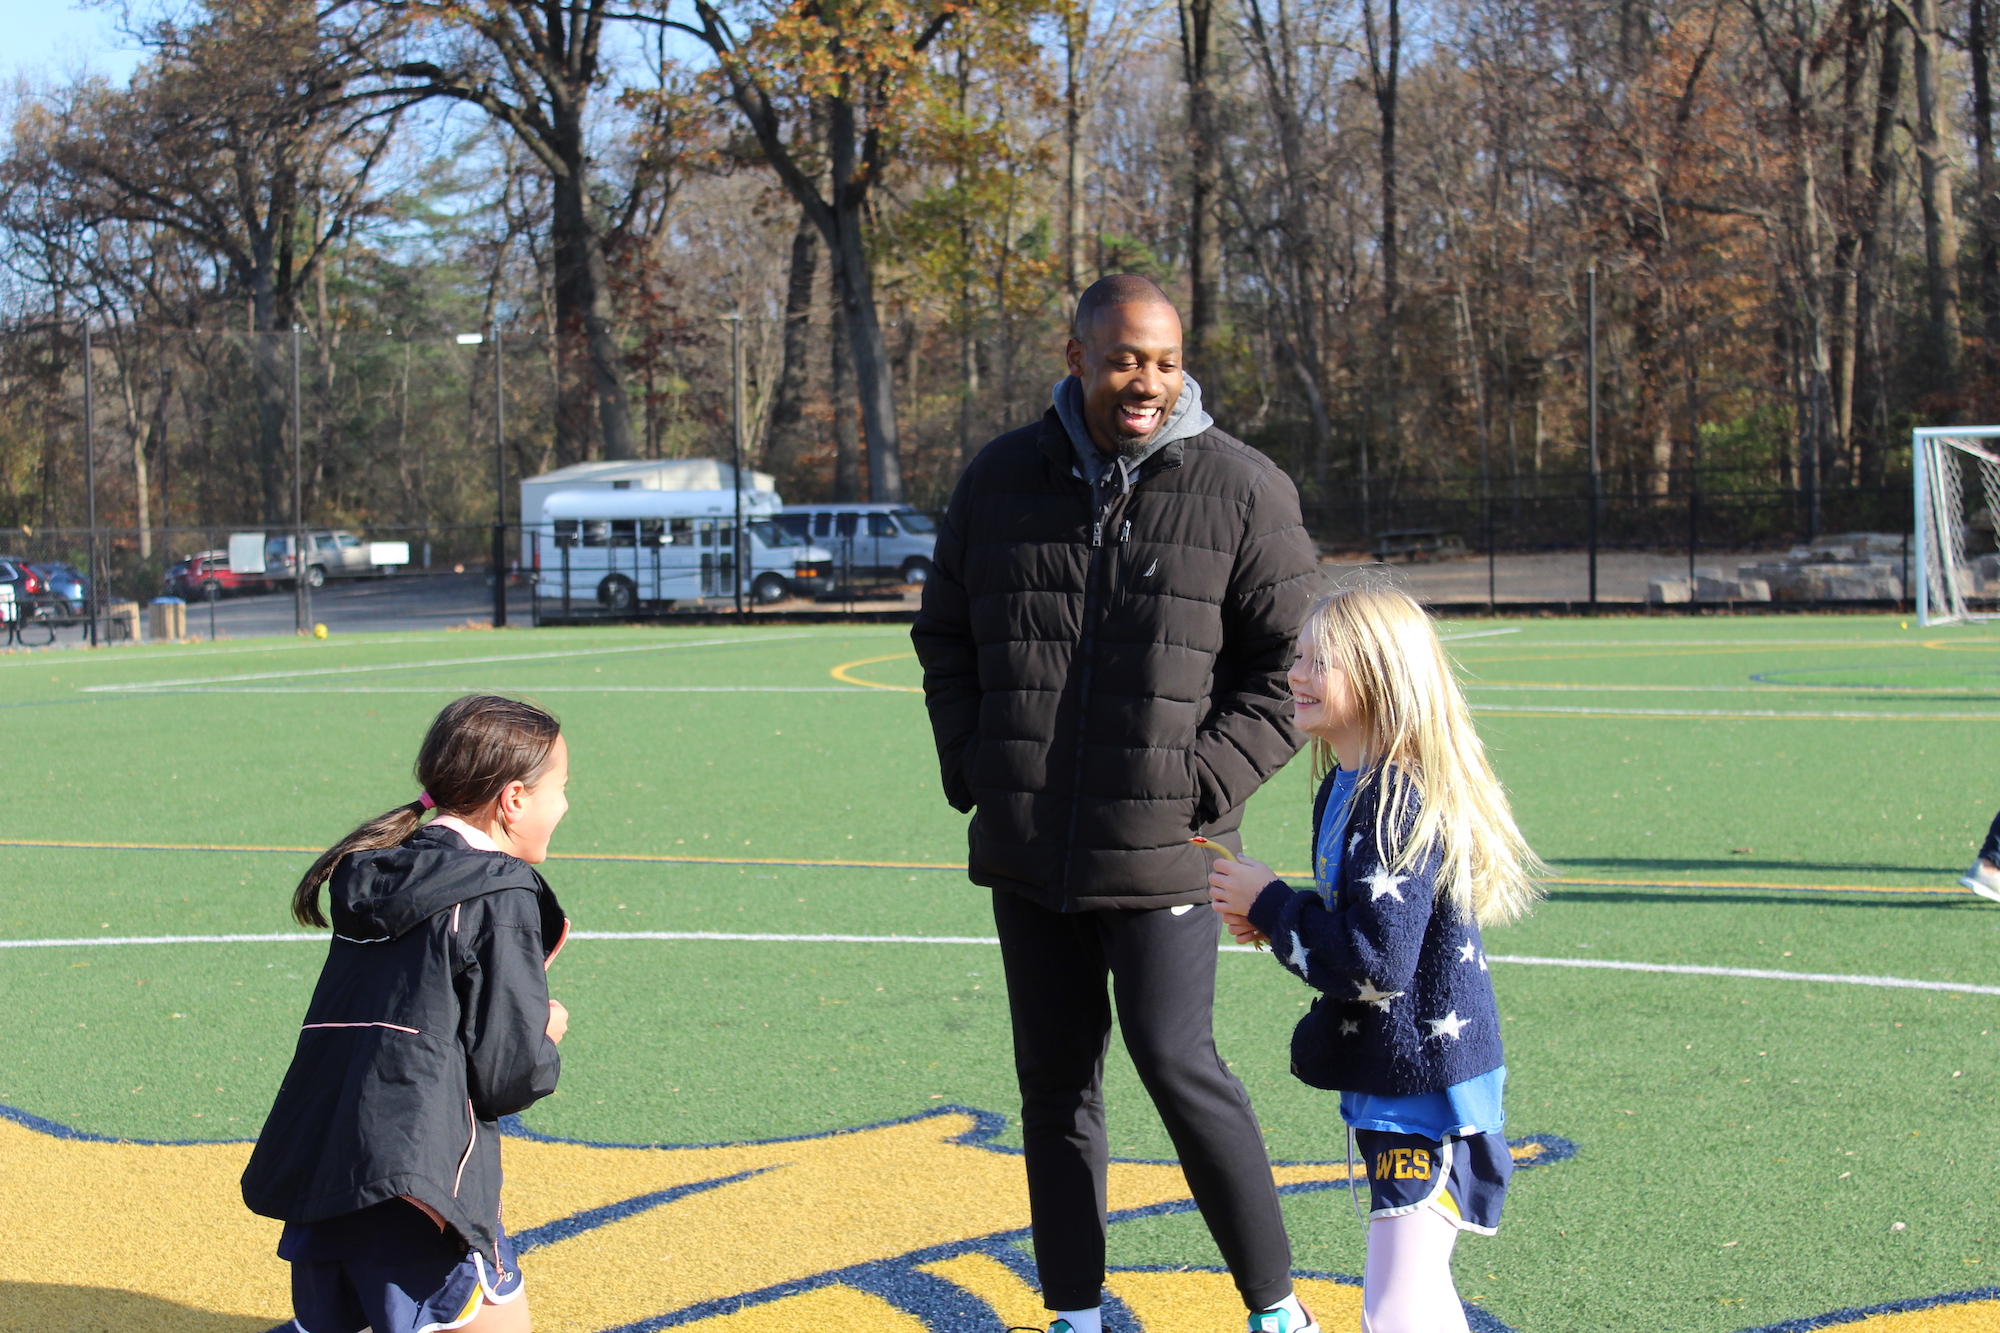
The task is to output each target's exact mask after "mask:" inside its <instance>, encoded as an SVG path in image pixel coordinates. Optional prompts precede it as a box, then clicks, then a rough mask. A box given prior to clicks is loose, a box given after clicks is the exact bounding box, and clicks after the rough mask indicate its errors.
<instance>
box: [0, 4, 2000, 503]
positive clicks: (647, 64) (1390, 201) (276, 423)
mask: <svg viewBox="0 0 2000 1333" xmlns="http://www.w3.org/2000/svg"><path fill="white" fill-rule="evenodd" d="M1991 4H1992V0H990V3H970V2H969V0H868V2H867V3H862V2H861V0H200V2H199V3H197V4H196V5H194V6H193V7H192V8H190V9H188V10H186V11H184V12H180V13H178V14H177V16H176V17H173V18H169V19H161V20H158V21H155V22H152V23H150V24H149V25H147V26H142V27H139V28H137V29H135V32H136V35H138V36H139V37H141V38H142V39H143V41H144V43H145V46H146V49H147V52H148V58H147V60H146V61H145V63H144V65H143V66H142V68H141V69H140V70H139V72H138V73H137V74H136V75H135V76H134V77H133V78H132V80H131V82H130V84H129V86H117V85H113V84H111V83H108V82H106V81H104V80H102V79H96V78H88V77H79V78H74V79H69V80H60V79H53V78H51V79H47V80H44V81H42V82H40V83H32V84H23V85H22V86H19V87H17V88H15V89H14V90H12V92H11V94H10V105H9V108H8V111H9V122H8V123H9V140H8V144H7V147H6V155H5V158H4V160H3V161H0V260H4V269H3V270H0V273H4V282H5V285H6V296H7V305H8V307H9V310H8V314H9V315H10V316H11V318H10V319H9V320H8V323H7V327H6V328H5V330H4V334H0V522H4V523H15V524H36V525H41V526H61V525H64V524H74V523H77V522H80V521H81V516H82V512H83V504H82V499H81V485H82V475H83V471H84V468H83V462H82V458H81V431H82V416H83V401H82V400H83V383H82V381H83V366H84V356H83V349H82V327H83V324H84V322H85V321H88V322H89V324H90V326H91V329H92V334H91V347H92V352H91V359H90V367H91V372H92V381H93V393H94V395H95V398H94V409H95V425H96V439H97V459H96V461H97V464H98V473H99V477H100V483H101V494H102V496H103V499H102V501H101V505H100V512H102V513H103V514H105V515H107V517H106V518H105V520H104V521H106V522H108V523H112V524H115V525H117V526H130V527H136V528H139V529H153V528H159V527H163V526H170V525H178V524H207V523H228V522H252V521H264V522H272V523H276V522H280V521H284V520H286V519H287V518H288V516H289V514H290V510H291V494H292V487H293V472H292V456H293V438H292V431H293V419H294V413H295V411H296V414H297V419H298V424H299V436H300V439H299V441H298V444H299V451H300V454H301V456H302V458H303V459H304V475H303V477H302V481H303V485H304V489H305V491H306V494H307V500H306V504H307V510H308V514H309V516H310V517H311V518H312V519H313V520H314V521H320V522H331V521H338V522H344V523H354V524H364V523H368V524H391V523H426V524H437V523H450V522H455V521H478V520H480V519H483V518H486V517H487V516H489V515H490V514H491V505H492V480H491V478H492V463H491V445H490V443H489V441H490V440H491V438H492V431H493V418H492V413H493V412H494V410H495V407H496V394H497V395H498V396H499V397H500V398H502V399H504V404H505V413H506V437H505V447H506V451H507V455H508V461H509V467H510V470H511V471H512V472H513V474H514V475H516V476H519V475H524V474H532V473H534V472H538V471H542V470H545V469H546V468H547V467H550V466H556V465H560V464H564V463H569V462H575V461H580V460H584V459H591V458H635V457H655V456H683V455H697V456H726V450H727V448H728V447H729V440H730V429H731V427H730V413H731V404H732V399H733V391H734V389H735V377H736V373H737V372H736V370H735V367H734V364H733V363H732V358H731V351H730V348H731V339H732V324H733V326H734V334H735V335H737V336H740V340H741V344H742V349H743V352H742V357H741V363H742V372H741V375H742V384H741V389H742V397H743V402H744V404H745V438H746V440H747V442H748V447H749V449H750V456H751V458H750V461H751V462H752V463H753V465H756V466H759V467H762V468H765V469H767V470H771V471H774V472H776V473H777V474H778V475H779V477H780V485H781V489H782V490H783V491H784V492H785V494H786V495H787V497H788V498H795V499H820V498H871V497H872V498H875V499H884V500H888V499H909V500H912V501H915V502H919V503H924V504H939V503H941V502H942V501H943V499H944V497H945V496H946V495H948V493H949V491H950V487H951V485H952V483H953V481H954V480H955V478H956V476H957V473H958V470H959V469H960V467H962V465H963V462H964V460H965V459H967V458H969V457H970V456H971V454H972V453H974V452H976V450H977V449H978V447H979V446H980V445H981V444H983V443H984V442H985V440H987V439H988V438H990V437H991V436H992V435H993V434H995V433H997V432H999V431H1001V430H1004V429H1007V428H1010V427H1012V426H1014V425H1019V424H1023V423H1025V422H1027V421H1029V420H1032V419H1033V418H1034V417H1035V416H1036V415H1038V414H1039V413H1040V412H1041V411H1042V410H1043V409H1044V408H1045V407H1046V405H1047V401H1048V388H1049V386H1050V384H1051V383H1053V381H1054V380H1055V378H1056V377H1057V375H1058V374H1059V373H1060V362H1059V359H1058V356H1057V353H1058V351H1059V347H1060V340H1061V337H1062V332H1063V323H1064V319H1065V316H1066V312H1067V308H1068V305H1069V303H1070V302H1071V301H1072V300H1073V299H1074V297H1075V295H1076V293H1077V292H1079V291H1080V290H1081V289H1082V287H1084V286H1086V285H1088V283H1089V282H1090V281H1091V280H1092V279H1094V278H1095V277H1096V276H1098V275H1099V274H1101V273H1105V272H1115V271H1133V272H1142V273H1147V274H1150V275H1152V276H1154V277H1156V278H1158V279H1160V280H1161V281H1162V282H1163V283H1164V284H1165V285H1166V286H1167V287H1168V289H1169V290H1170V291H1172V292H1174V293H1175V294H1176V297H1177V299H1178V300H1179V301H1180V303H1181V307H1182V311H1183V316H1184V319H1185V321H1186V324H1187V333H1188V344H1189V350H1188V364H1189V368H1190V370H1191V372H1192V373H1193V374H1194V375H1195V376H1196V377H1198V378H1199V379H1200V380H1201V382H1202V384H1203V385H1204V389H1205V392H1206V394H1207V396H1208V398H1209V401H1210V405H1211V410H1213V411H1214V412H1215V415H1216V416H1217V418H1218V420H1219V421H1220V422H1221V423H1222V424H1223V426H1224V427H1225V428H1227V429H1230V430H1232V431H1233V432H1235V433H1237V434H1239V435H1241V436H1243V437H1244V438H1245V439H1247V440H1249V441H1250V442H1251V443H1253V444H1255V445H1257V446H1258V447H1259V448H1262V449H1264V450H1265V451H1266V452H1268V453H1269V454H1271V455H1272V456H1273V457H1274V458H1276V459H1277V460H1278V461H1279V462H1280V463H1281V464H1282V465H1284V466H1285V467H1286V468H1287V469H1288V470H1290V471H1291V473H1292V475H1293V476H1294V477H1295V478H1296V479H1297V480H1298V481H1299V483H1300V486H1301V488H1302V490H1303V491H1304V492H1305V493H1306V494H1307V496H1308V498H1309V499H1310V500H1316V501H1321V502H1326V503H1330V504H1357V503H1361V502H1383V501H1386V500H1388V499H1390V498H1393V497H1394V496H1396V495H1398V494H1401V493H1409V492H1413V491H1421V490H1425V489H1426V488H1429V489H1433V490H1435V489H1447V490H1451V489H1455V490H1456V491H1457V492H1458V493H1471V492H1473V491H1481V490H1482V488H1483V492H1482V493H1492V494H1501V495H1523V494H1527V495H1536V494H1561V495H1574V494H1577V493H1579V492H1580V489H1581V487H1582V484H1583V483H1582V481H1581V478H1580V474H1581V470H1582V467H1583V460H1584V454H1583V449H1584V442H1585V435H1586V427H1585V403H1586V400H1587V393H1588V385H1587V383H1586V375H1585V370H1584V365H1585V348H1584V326H1585V312H1584V308H1583V306H1584V299H1585V297H1584V293H1585V290H1586V273H1587V272H1588V271H1590V270H1591V269H1593V268H1594V269H1595V271H1596V274H1597V284H1598V290H1599V293H1600V300H1601V309H1600V314H1599V329H1600V340H1599V366H1600V370H1599V381H1598V387H1599V393H1600V398H1601V404H1602V407H1601V414H1602V415H1601V420H1602V424H1601V451H1602V458H1603V460H1604V469H1605V486H1606V488H1607V490H1608V491H1609V492H1611V493H1612V494H1614V495H1619V496H1624V497H1628V498H1629V499H1631V500H1637V501H1643V500H1645V499H1646V498H1647V497H1672V496H1675V495H1679V494H1682V493H1684V492H1685V491H1686V490H1687V488H1688V487H1690V486H1691V485H1710V486H1729V485H1735V484H1739V483H1742V484H1755V485H1759V486H1768V487H1775V488H1781V489H1791V490H1796V491H1799V492H1801V493H1805V492H1810V493H1813V494H1819V493H1821V492H1831V491H1833V490H1836V489H1839V488H1848V489H1853V488H1862V487H1870V486H1881V485H1884V484H1898V483H1900V482H1902V481H1903V480H1904V478H1905V476H1906V473H1907V466H1908V463H1907V457H1908V456H1907V448H1906V444H1907V439H1908V435H1907V432H1908V429H1909V427H1910V426H1912V425H1914V424H1928V423H1941V422H1952V421H1967V422H1971V421H1992V420H1995V413H1996V410H2000V404H1996V401H1995V400H1996V397H2000V374H1996V370H2000V365H1996V362H2000V198H1996V190H2000V179H1996V171H2000V165H1996V163H1995V159H1994V153H1995V149H1994V107H1993V101H1994V96H1993V88H1992V54H1993V45H1994V41H1995V34H1994V31H1993V29H1994V16H1993V13H1992V11H1991ZM474 331H477V332H480V333H482V334H483V335H484V336H485V341H484V342H483V343H481V344H479V345H477V346H471V347H467V346H462V345H460V344H459V343H458V342H456V341H455V338H454V335H456V334H459V333H468V332H474ZM496 334H497V336H498V341H499V346H498V348H497V349H496V347H495V342H494V335H496ZM496 351H497V352H498V355H499V362H500V364H499V367H498V369H499V371H500V374H499V375H498V376H497V384H498V387H497V389H496V374H495V371H496V366H495V355H496ZM295 382H296V385H297V389H296V392H295V389H294V385H295ZM295 400H296V401H295ZM1697 469H1703V470H1706V474H1707V475H1708V476H1709V478H1710V480H1709V481H1707V482H1701V481H1698V480H1697V478H1698V476H1699V475H1701V474H1699V473H1698V472H1697ZM1724 474H1727V477H1724ZM1728 478H1734V479H1735V480H1729V479H1728ZM1746 479H1747V481H1746ZM148 540H149V539H148Z"/></svg>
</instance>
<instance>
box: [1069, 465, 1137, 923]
mask: <svg viewBox="0 0 2000 1333" xmlns="http://www.w3.org/2000/svg"><path fill="white" fill-rule="evenodd" d="M1086 484H1088V483H1086ZM1123 503H1124V497H1121V498H1120V499H1118V500H1115V501H1113V505H1122V504H1123ZM1090 506H1091V508H1092V509H1093V510H1095V509H1096V508H1097V488H1096V487H1095V486H1092V487H1091V488H1090ZM1110 516H1111V507H1110V506H1107V507H1106V508H1105V510H1104V512H1102V513H1100V514H1097V515H1096V516H1095V518H1094V519H1093V520H1092V522H1091V525H1090V564H1089V566H1088V567H1087V568H1086V569H1085V570H1084V575H1083V634H1082V635H1081V636H1080V637H1079V638H1078V639H1077V645H1076V650H1077V653H1078V654H1079V655H1080V656H1081V657H1082V658H1083V676H1082V678H1081V680H1080V681H1079V682H1078V686H1077V701H1076V759H1075V764H1074V767H1073V769H1072V771H1071V775H1070V795H1069V836H1068V839H1067V840H1066V842H1065V843H1064V845H1063V878H1062V893H1063V910H1064V911H1065V912H1067V911H1069V910H1070V902H1071V897H1070V891H1069V883H1070V872H1071V870H1072V869H1073V868H1074V866H1075V864H1076V821H1077V815H1078V813H1079V811H1081V810H1082V808H1083V760H1084V754H1085V751H1086V750H1087V749H1088V747H1089V744H1090V687H1091V678H1092V676H1093V675H1095V673H1096V669H1097V668H1096V649H1097V619H1098V616H1099V615H1100V614H1101V608H1102V604H1103V601H1104V598H1103V597H1101V596H1100V595H1099V590H1098V584H1099V582H1100V581H1103V582H1107V583H1108V582H1109V578H1110V574H1109V566H1108V565H1107V562H1106V560H1105V550H1104V521H1105V520H1106V519H1107V518H1109V517H1110ZM1131 535H1132V522H1131V520H1130V519H1127V520H1126V521H1125V526H1124V528H1123V529H1122V530H1121V531H1120V532H1119V534H1118V544H1119V545H1120V546H1122V545H1124V543H1125V539H1126V538H1127V537H1129V536H1131ZM1111 563H1112V564H1115V563H1116V562H1115V561H1113V562H1111ZM1100 571H1103V573H1102V575H1101V577H1100Z"/></svg>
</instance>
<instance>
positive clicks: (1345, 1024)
mask: <svg viewBox="0 0 2000 1333" xmlns="http://www.w3.org/2000/svg"><path fill="white" fill-rule="evenodd" d="M1359 1031H1361V1025H1360V1024H1359V1023H1357V1022H1355V1021H1354V1020H1353V1019H1351V1018H1343V1019H1341V1020H1340V1035H1341V1036H1343V1037H1351V1036H1353V1035H1354V1034H1355V1033H1357V1032H1359Z"/></svg>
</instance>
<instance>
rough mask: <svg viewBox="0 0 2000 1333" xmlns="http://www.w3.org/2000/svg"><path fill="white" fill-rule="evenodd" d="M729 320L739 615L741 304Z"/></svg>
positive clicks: (743, 546)
mask: <svg viewBox="0 0 2000 1333" xmlns="http://www.w3.org/2000/svg"><path fill="white" fill-rule="evenodd" d="M728 319H729V434H730V449H731V457H732V460H733V461H732V462H731V465H730V482H731V484H732V485H733V486H735V488H736V536H735V539H734V540H735V543H736V546H735V549H734V551H733V553H732V554H731V556H730V565H731V567H732V568H733V569H734V570H735V576H734V577H733V578H732V579H731V580H730V582H731V584H732V585H733V586H734V589H735V592H736V614H737V615H738V616H739V617H740V616H741V615H742V614H743V560H744V555H745V553H746V552H747V551H749V549H750V543H749V542H748V541H746V540H745V537H746V535H747V534H745V533H744V531H743V311H742V309H741V308H740V307H739V308H738V309H737V311H736V313H735V314H733V315H730V316H729V317H728Z"/></svg>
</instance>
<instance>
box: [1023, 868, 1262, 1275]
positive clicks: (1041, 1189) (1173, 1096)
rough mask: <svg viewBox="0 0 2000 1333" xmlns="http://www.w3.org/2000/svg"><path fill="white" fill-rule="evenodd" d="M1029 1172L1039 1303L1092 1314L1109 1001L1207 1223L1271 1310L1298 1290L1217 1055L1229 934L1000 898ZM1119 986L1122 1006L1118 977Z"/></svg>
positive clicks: (1152, 913)
mask: <svg viewBox="0 0 2000 1333" xmlns="http://www.w3.org/2000/svg"><path fill="white" fill-rule="evenodd" d="M993 919H994V922H995V924H996V925H998V927H999V933H1000V955H1001V958H1002V960H1003V962H1004V964H1005V966H1006V969H1007V1006H1008V1009H1009V1010H1010V1011H1011V1012H1012V1014H1013V1019H1014V1070H1015V1073H1016V1074H1017V1075H1018V1076H1019V1078H1020V1081H1021V1121H1022V1130H1023V1133H1024V1136H1025V1147H1026V1149H1027V1159H1028V1203H1029V1208H1030V1212H1031V1216H1032V1220H1033V1224H1034V1236H1035V1263H1036V1267H1037V1268H1038V1269H1039V1270H1040V1275H1041V1284H1042V1303H1043V1304H1044V1305H1046V1306H1048V1308H1049V1309H1051V1310H1087V1309H1090V1308H1091V1307H1093V1306H1095V1305H1097V1304H1098V1302H1099V1299H1100V1293H1101V1290H1102V1288H1103V1285H1104V1222H1105V1218H1104V1213H1105V1202H1104V1177H1105V1170H1106V1167H1107V1163H1108V1160H1109V1156H1110V1149H1109V1147H1108V1145H1107V1143H1106V1140H1105V1136H1104V1053H1105V1050H1106V1049H1107V1048H1108V1046H1109V1044H1110V1041H1111V1002H1112V1000H1113V999H1115V1000H1116V1002H1117V1005H1118V1023H1119V1028H1120V1030H1121V1031H1122V1032H1123V1033H1124V1036H1125V1049H1126V1050H1127V1051H1128V1052H1130V1054H1131V1056H1132V1063H1133V1064H1134V1065H1135V1066H1136V1067H1137V1068H1138V1071H1139V1077H1140V1079H1142V1080H1143V1081H1144V1082H1145V1085H1146V1091H1147V1092H1148V1093H1150V1094H1151V1095H1152V1098H1153V1105H1154V1106H1155V1107H1157V1108H1158V1109H1159V1112H1160V1119H1161V1120H1162V1121H1164V1122H1165V1124H1166V1128H1167V1134H1168V1136H1169V1137H1170V1138H1172V1139H1173V1143H1174V1151H1175V1152H1176V1153H1177V1154H1178V1155H1179V1157H1180V1162H1181V1171H1182V1172H1183V1174H1185V1175H1186V1177H1187V1182H1188V1187H1189V1189H1190V1191H1191V1192H1192V1193H1193V1195H1194V1201H1195V1203H1196V1204H1197V1205H1198V1206H1199V1207H1200V1209H1201V1215H1202V1220H1203V1221H1205V1222H1207V1223H1208V1230H1209V1233H1210V1234H1211V1235H1213V1236H1214V1237H1215V1243H1216V1247H1217V1248H1218V1249H1220V1250H1221V1251H1222V1258H1223V1261H1224V1262H1225V1263H1227V1264H1228V1265H1229V1271H1230V1273H1231V1274H1232V1275H1233V1276H1234V1277H1235V1279H1236V1288H1237V1290H1238V1291H1239V1292H1241V1293H1242V1294H1243V1302H1244V1304H1245V1305H1246V1306H1247V1307H1249V1308H1250V1309H1252V1310H1261V1309H1265V1308H1268V1307H1269V1306H1272V1305H1275V1304H1276V1303H1277V1302H1279V1301H1281V1300H1283V1299H1284V1298H1285V1297H1286V1296H1287V1295H1289V1294H1290V1293H1291V1290H1292V1277H1291V1267H1292V1247H1291V1243H1290V1241H1289V1240H1287V1239H1286V1236H1285V1222H1284V1217H1283V1216H1282V1214H1280V1212H1279V1210H1278V1191H1277V1187H1276V1185H1275V1184H1274V1183H1273V1181H1272V1179H1271V1163H1270V1159H1269V1158H1268V1157H1266V1156H1265V1153H1264V1137H1263V1134H1262V1133H1261V1132H1260V1131H1259V1129H1258V1128H1257V1117H1256V1115H1255V1114H1254V1113H1253V1112H1252V1111H1251V1109H1250V1098H1249V1096H1248V1094H1246V1093H1245V1092H1244V1091H1243V1085H1242V1084H1241V1083H1239V1082H1237V1081H1236V1076H1235V1075H1234V1074H1232V1073H1230V1072H1229V1070H1228V1069H1227V1068H1225V1067H1224V1066H1223V1063H1222V1059H1221V1057H1220V1056H1218V1055H1217V1054H1216V1053H1215V1036H1214V1032H1213V1027H1212V1021H1213V1011H1214V1007H1215V958H1216V952H1215V946H1216V942H1217V938H1218V936H1219V934H1220V931H1221V922H1220V921H1218V920H1217V918H1216V915H1215V913H1214V912H1213V911H1211V910H1210V909H1209V908H1207V907H1205V906H1196V907H1194V908H1191V909H1190V910H1189V911H1187V912H1185V913H1183V914H1181V915H1179V916H1175V915H1174V914H1173V912H1172V911H1171V910H1170V909H1167V908H1157V909H1153V910H1148V911H1103V912H1076V913H1062V912H1051V911H1049V910H1048V909H1047V908H1043V907H1038V906H1036V905H1035V904H1033V903H1031V902H1029V901H1027V900H1026V899H1025V898H1020V897H1016V896H1015V895H1014V894H1011V893H1007V892H1005V891H1003V890H997V889H996V890H995V891H994V893H993ZM1107 973H1108V974H1109V976H1110V978H1111V987H1110V994H1109V995H1108V996H1107V994H1106V990H1105V984H1104V982H1105V977H1106V974H1107Z"/></svg>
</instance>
